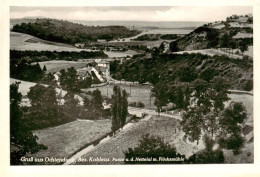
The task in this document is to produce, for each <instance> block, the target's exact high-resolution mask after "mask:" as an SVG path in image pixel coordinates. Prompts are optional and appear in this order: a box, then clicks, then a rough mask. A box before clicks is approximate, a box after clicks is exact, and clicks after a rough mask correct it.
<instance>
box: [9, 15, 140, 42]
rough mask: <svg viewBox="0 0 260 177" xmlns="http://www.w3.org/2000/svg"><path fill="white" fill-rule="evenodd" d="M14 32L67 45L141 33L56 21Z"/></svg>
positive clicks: (43, 21)
mask: <svg viewBox="0 0 260 177" xmlns="http://www.w3.org/2000/svg"><path fill="white" fill-rule="evenodd" d="M12 31H14V32H21V33H26V34H30V35H33V36H36V37H39V38H41V39H45V40H49V41H53V42H62V43H67V44H75V43H80V42H90V41H97V39H105V40H113V39H117V38H125V37H130V36H135V35H137V34H139V33H140V32H139V31H136V30H130V29H128V28H126V27H123V26H97V27H95V26H84V25H82V24H77V23H72V22H69V21H64V20H55V19H36V21H35V22H33V23H31V22H29V23H21V24H16V25H14V26H13V28H12Z"/></svg>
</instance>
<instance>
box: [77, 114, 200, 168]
mask: <svg viewBox="0 0 260 177" xmlns="http://www.w3.org/2000/svg"><path fill="white" fill-rule="evenodd" d="M147 133H148V134H151V135H156V136H160V137H163V138H164V140H165V141H167V142H170V144H171V145H175V146H176V149H177V151H178V152H180V153H182V154H186V155H187V156H188V155H190V153H191V152H196V151H198V149H197V148H196V147H192V145H189V144H187V143H185V142H184V141H183V140H182V137H183V133H182V132H181V131H180V125H179V122H178V121H177V120H175V119H170V118H164V117H152V118H151V119H150V120H149V119H148V120H141V121H139V122H138V123H135V125H132V127H131V128H129V129H127V130H125V131H123V132H120V133H119V134H117V135H116V136H114V137H112V138H111V139H110V140H109V141H107V142H106V143H104V144H102V145H101V146H98V145H97V147H96V149H95V150H93V151H91V152H89V153H88V154H87V155H85V156H83V158H87V159H88V158H89V157H103V158H111V159H112V158H113V157H115V158H124V152H125V151H127V150H128V148H130V147H132V148H133V147H136V146H137V145H138V144H139V140H140V139H141V136H142V135H144V134H147ZM122 163H123V162H114V161H110V162H105V163H100V162H96V163H94V162H85V163H78V164H122Z"/></svg>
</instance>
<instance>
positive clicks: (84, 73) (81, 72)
mask: <svg viewBox="0 0 260 177" xmlns="http://www.w3.org/2000/svg"><path fill="white" fill-rule="evenodd" d="M77 74H78V78H79V79H82V80H85V79H86V78H87V77H91V78H93V74H95V75H96V77H97V78H98V79H99V80H100V82H104V79H103V77H102V75H101V74H100V73H99V71H98V70H97V69H96V68H95V67H84V68H82V69H78V70H77Z"/></svg>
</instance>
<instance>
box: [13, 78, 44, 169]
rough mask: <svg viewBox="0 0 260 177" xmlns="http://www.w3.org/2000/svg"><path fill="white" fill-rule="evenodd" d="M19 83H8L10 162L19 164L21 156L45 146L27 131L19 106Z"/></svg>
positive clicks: (20, 96)
mask: <svg viewBox="0 0 260 177" xmlns="http://www.w3.org/2000/svg"><path fill="white" fill-rule="evenodd" d="M18 88H19V83H18V82H16V83H14V84H11V85H10V146H11V154H10V155H11V164H12V165H20V164H22V162H21V157H23V156H25V155H26V154H27V153H31V154H33V153H36V152H38V151H40V150H42V149H44V150H45V149H47V147H46V146H44V145H42V144H38V143H37V139H38V137H37V136H35V135H33V134H32V132H30V131H29V129H28V127H27V126H26V124H25V120H23V112H22V110H21V108H20V103H21V100H22V94H21V93H19V92H18Z"/></svg>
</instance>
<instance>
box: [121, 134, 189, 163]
mask: <svg viewBox="0 0 260 177" xmlns="http://www.w3.org/2000/svg"><path fill="white" fill-rule="evenodd" d="M140 158H148V159H151V161H148V160H146V161H142V160H141V161H139V160H138V159H140ZM164 158H167V159H176V160H175V161H174V160H172V161H163V160H162V159H164ZM125 159H126V160H125V163H126V164H164V163H166V164H170V163H172V164H181V163H184V162H185V156H184V155H181V154H179V153H177V152H176V148H175V147H174V146H171V145H169V144H168V143H165V142H164V140H163V139H162V138H160V137H159V136H151V135H149V134H146V135H142V139H141V140H140V144H139V146H137V147H135V148H134V149H132V148H128V151H126V152H125Z"/></svg>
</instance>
